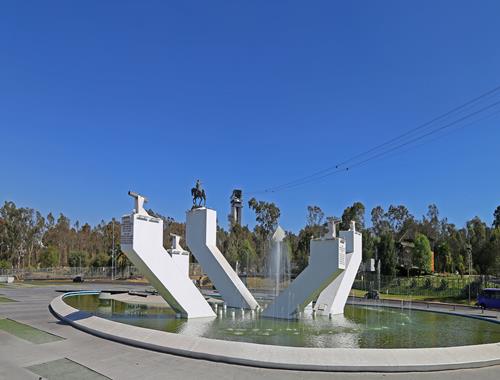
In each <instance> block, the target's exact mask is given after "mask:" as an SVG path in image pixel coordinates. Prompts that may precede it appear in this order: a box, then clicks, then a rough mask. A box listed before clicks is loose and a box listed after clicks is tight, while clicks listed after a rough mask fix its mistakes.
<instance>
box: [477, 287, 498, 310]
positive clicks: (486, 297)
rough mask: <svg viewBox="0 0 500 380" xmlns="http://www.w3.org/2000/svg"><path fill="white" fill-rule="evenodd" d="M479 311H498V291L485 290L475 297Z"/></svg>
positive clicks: (494, 289)
mask: <svg viewBox="0 0 500 380" xmlns="http://www.w3.org/2000/svg"><path fill="white" fill-rule="evenodd" d="M477 304H478V305H479V306H480V307H481V309H491V308H494V309H500V289H497V288H486V289H484V290H483V291H482V292H481V293H479V296H478V297H477Z"/></svg>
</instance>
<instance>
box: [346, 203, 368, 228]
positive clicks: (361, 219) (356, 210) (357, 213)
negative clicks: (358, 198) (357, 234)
mask: <svg viewBox="0 0 500 380" xmlns="http://www.w3.org/2000/svg"><path fill="white" fill-rule="evenodd" d="M351 221H354V222H356V229H357V230H359V231H363V230H364V228H365V206H364V205H363V203H361V202H354V203H353V204H352V206H349V207H347V208H346V209H345V210H344V213H343V214H342V223H341V226H340V228H341V229H342V230H344V231H347V230H349V227H350V223H351Z"/></svg>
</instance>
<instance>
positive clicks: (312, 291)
mask: <svg viewBox="0 0 500 380" xmlns="http://www.w3.org/2000/svg"><path fill="white" fill-rule="evenodd" d="M331 227H332V226H331ZM332 231H333V230H332V229H330V233H329V234H327V235H326V236H324V237H322V238H319V239H312V240H311V244H310V252H311V254H310V258H309V265H308V266H307V267H306V268H305V269H304V270H303V271H302V272H301V273H300V275H299V276H298V277H297V278H296V279H295V280H294V281H292V283H291V284H290V286H288V288H286V289H285V290H284V291H283V292H282V293H281V294H280V295H279V296H278V297H276V299H275V300H274V302H273V303H271V304H270V305H269V306H268V307H267V308H266V309H265V310H264V312H263V313H262V315H263V316H264V317H270V318H282V319H293V318H297V317H298V315H299V313H300V312H302V311H303V310H304V308H306V306H307V305H308V304H309V303H311V302H312V301H313V300H314V299H315V298H316V297H317V296H318V294H319V293H320V292H322V291H323V289H325V287H326V286H327V285H328V284H330V283H331V282H332V281H333V280H334V279H335V278H336V277H338V276H339V275H340V274H341V273H342V271H343V270H344V268H345V248H346V247H345V241H344V240H343V239H342V238H337V237H335V236H333V233H332Z"/></svg>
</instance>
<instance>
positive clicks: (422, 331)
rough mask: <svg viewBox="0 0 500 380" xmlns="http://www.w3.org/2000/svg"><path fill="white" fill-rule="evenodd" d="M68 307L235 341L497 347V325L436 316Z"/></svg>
mask: <svg viewBox="0 0 500 380" xmlns="http://www.w3.org/2000/svg"><path fill="white" fill-rule="evenodd" d="M64 301H65V302H66V303H67V304H69V305H70V306H72V307H74V308H76V309H79V310H83V311H88V312H91V313H92V314H94V315H97V316H99V317H102V318H107V319H110V320H113V321H116V322H121V323H126V324H130V325H134V326H140V327H146V328H150V329H156V330H161V331H168V332H172V333H178V334H185V335H190V336H200V337H206V338H212V339H221V340H231V341H239V342H249V343H260V344H271V345H282V346H295V347H323V348H324V347H344V348H425V347H449V346H464V345H472V344H484V343H496V342H500V324H498V323H493V322H489V321H485V320H479V319H474V318H466V317H461V316H456V315H449V314H443V313H436V312H428V311H418V310H407V309H404V310H403V309H396V308H386V307H374V306H357V305H356V306H354V305H346V308H345V312H344V315H337V316H333V317H332V318H331V319H330V318H328V317H320V316H316V317H315V318H313V317H312V316H304V317H302V318H301V319H299V320H292V321H288V320H277V319H268V318H260V316H259V315H258V314H255V313H251V312H250V311H244V312H243V311H241V310H237V309H230V308H228V309H227V310H222V308H219V310H218V315H217V317H216V318H201V319H200V318H197V319H191V320H186V319H178V318H175V313H174V312H173V311H172V310H171V309H169V308H167V307H151V306H146V305H137V304H128V303H124V302H119V301H116V300H100V299H99V296H98V295H94V294H89V295H75V296H68V297H65V298H64Z"/></svg>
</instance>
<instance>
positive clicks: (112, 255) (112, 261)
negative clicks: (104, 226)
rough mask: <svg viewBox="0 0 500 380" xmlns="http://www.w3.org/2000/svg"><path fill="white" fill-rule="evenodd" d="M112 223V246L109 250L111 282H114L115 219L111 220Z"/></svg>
mask: <svg viewBox="0 0 500 380" xmlns="http://www.w3.org/2000/svg"><path fill="white" fill-rule="evenodd" d="M112 222H113V227H112V228H113V232H112V234H113V237H112V239H113V246H112V249H111V280H112V281H114V279H115V218H113V220H112Z"/></svg>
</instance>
